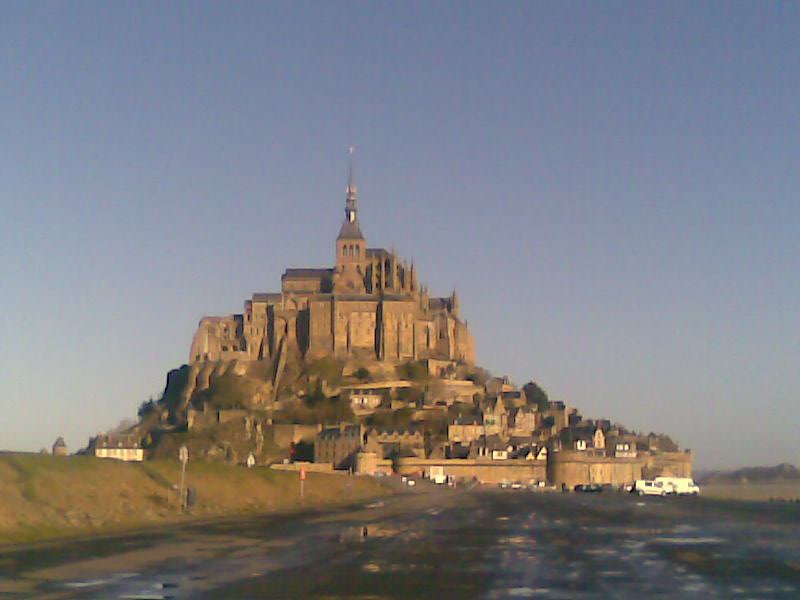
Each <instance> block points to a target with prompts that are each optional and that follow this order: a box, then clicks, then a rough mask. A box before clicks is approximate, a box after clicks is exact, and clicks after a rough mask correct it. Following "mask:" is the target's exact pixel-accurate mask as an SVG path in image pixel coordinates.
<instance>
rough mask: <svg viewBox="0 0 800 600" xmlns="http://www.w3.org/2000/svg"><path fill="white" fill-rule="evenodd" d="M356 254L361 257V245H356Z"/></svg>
mask: <svg viewBox="0 0 800 600" xmlns="http://www.w3.org/2000/svg"><path fill="white" fill-rule="evenodd" d="M356 256H358V257H361V246H356Z"/></svg>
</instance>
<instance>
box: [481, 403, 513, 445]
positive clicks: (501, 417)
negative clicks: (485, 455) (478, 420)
mask: <svg viewBox="0 0 800 600" xmlns="http://www.w3.org/2000/svg"><path fill="white" fill-rule="evenodd" d="M482 415H483V427H484V430H485V433H486V435H487V436H488V435H499V436H500V437H502V438H505V437H507V435H508V411H507V410H506V406H505V404H504V403H503V398H502V397H501V396H494V397H489V398H486V399H485V400H484V402H483V408H482Z"/></svg>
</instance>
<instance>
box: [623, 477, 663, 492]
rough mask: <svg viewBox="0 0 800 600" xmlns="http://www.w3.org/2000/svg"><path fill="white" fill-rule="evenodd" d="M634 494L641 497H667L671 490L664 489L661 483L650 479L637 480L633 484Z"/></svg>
mask: <svg viewBox="0 0 800 600" xmlns="http://www.w3.org/2000/svg"><path fill="white" fill-rule="evenodd" d="M631 493H632V494H638V495H639V496H666V495H667V494H668V493H669V490H667V488H665V487H664V484H663V483H662V482H660V481H652V480H650V479H637V480H636V483H634V484H633V489H632V490H631Z"/></svg>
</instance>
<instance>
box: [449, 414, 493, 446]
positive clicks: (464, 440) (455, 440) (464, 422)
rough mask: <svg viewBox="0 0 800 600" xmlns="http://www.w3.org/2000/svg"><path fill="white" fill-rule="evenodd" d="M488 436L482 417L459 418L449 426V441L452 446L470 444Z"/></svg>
mask: <svg viewBox="0 0 800 600" xmlns="http://www.w3.org/2000/svg"><path fill="white" fill-rule="evenodd" d="M483 435H486V430H485V429H484V427H483V421H482V420H481V418H480V417H459V418H458V419H456V420H455V422H454V423H451V424H450V425H448V426H447V441H448V442H449V443H450V444H469V443H471V442H472V441H474V440H477V439H478V438H479V437H481V436H483Z"/></svg>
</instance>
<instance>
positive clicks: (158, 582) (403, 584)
mask: <svg viewBox="0 0 800 600" xmlns="http://www.w3.org/2000/svg"><path fill="white" fill-rule="evenodd" d="M6 597H7V598H12V597H13V598H53V599H68V598H69V599H71V598H97V599H99V598H140V599H142V598H198V599H204V598H238V599H255V598H268V599H278V598H281V599H302V598H317V599H323V598H324V599H334V598H335V599H339V598H362V599H367V598H372V599H376V598H387V599H389V598H392V599H394V598H397V599H400V598H488V599H494V598H587V599H588V598H631V597H646V598H797V597H800V507H798V506H795V505H780V504H774V503H759V504H756V503H752V504H750V503H728V502H722V501H715V500H706V499H703V498H698V499H694V498H666V499H661V498H645V499H640V498H636V497H632V496H629V495H625V494H616V493H604V494H557V493H554V494H542V493H533V492H528V491H515V490H496V489H488V490H472V491H468V490H456V491H453V490H449V489H436V490H435V491H431V492H427V493H426V492H420V493H414V494H405V495H401V496H397V497H392V498H389V499H387V500H385V501H382V502H376V503H372V504H369V505H362V506H359V507H354V508H350V509H341V510H336V511H332V512H327V513H310V514H307V515H302V516H294V517H291V518H279V517H277V518H276V517H268V518H248V519H237V520H233V519H231V520H225V521H218V522H213V523H206V524H202V525H200V524H193V525H188V526H182V527H171V528H166V529H164V530H162V531H157V532H149V533H147V534H135V535H130V536H111V537H109V538H104V539H101V540H88V541H84V542H74V543H64V544H56V545H53V546H46V547H38V548H31V549H23V550H10V551H5V552H2V553H0V598H6Z"/></svg>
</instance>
